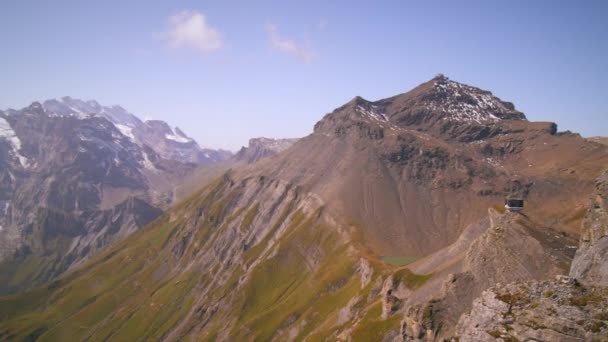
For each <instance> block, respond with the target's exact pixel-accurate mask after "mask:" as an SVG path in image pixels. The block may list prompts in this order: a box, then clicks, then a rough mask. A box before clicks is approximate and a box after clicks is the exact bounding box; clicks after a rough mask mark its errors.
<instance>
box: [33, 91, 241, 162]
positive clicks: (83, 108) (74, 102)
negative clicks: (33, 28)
mask: <svg viewBox="0 0 608 342" xmlns="http://www.w3.org/2000/svg"><path fill="white" fill-rule="evenodd" d="M42 106H43V108H44V109H45V110H47V111H48V112H50V113H53V114H54V115H58V116H73V117H78V118H86V117H89V116H91V115H93V116H100V117H104V118H106V119H108V120H109V121H110V122H112V123H113V124H114V125H115V126H116V128H117V129H118V130H119V131H120V132H121V133H122V134H123V135H124V136H125V137H127V138H129V139H130V140H131V141H132V142H134V143H135V144H137V145H140V146H144V145H148V146H150V147H151V148H152V149H154V151H155V152H156V153H158V155H160V156H161V157H162V158H164V159H170V160H177V161H180V162H184V163H195V164H203V165H204V164H212V163H216V162H219V161H222V160H225V159H227V158H229V157H230V156H231V155H232V153H231V152H229V151H224V150H212V149H208V148H201V147H200V146H199V145H198V144H197V143H196V141H194V139H192V138H190V137H188V136H187V135H186V134H184V132H182V131H181V130H180V129H179V128H177V127H175V128H171V127H170V126H169V125H168V124H167V123H166V122H164V121H161V120H146V121H142V120H140V119H139V118H138V117H137V116H135V115H133V114H131V113H129V112H127V111H126V110H125V109H124V108H122V107H120V106H112V107H106V106H102V105H100V104H99V103H97V102H96V101H82V100H78V99H74V98H71V97H69V96H66V97H62V98H59V99H52V100H47V101H44V102H43V104H42Z"/></svg>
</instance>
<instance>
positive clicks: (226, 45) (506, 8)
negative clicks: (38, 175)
mask: <svg viewBox="0 0 608 342" xmlns="http://www.w3.org/2000/svg"><path fill="white" fill-rule="evenodd" d="M606 18H608V1H458V2H457V1H447V0H446V1H424V2H422V1H357V0H352V1H297V2H296V1H255V2H254V1H238V2H237V1H229V0H227V1H108V0H106V1H95V2H94V1H62V0H55V1H29V0H22V1H11V0H9V1H2V2H0V44H1V46H2V50H0V75H1V78H0V108H1V109H6V108H17V109H18V108H23V107H25V106H27V105H29V104H30V103H31V102H32V101H41V100H45V99H49V98H55V97H61V96H68V95H69V96H72V97H76V98H81V99H84V100H89V99H95V100H97V101H98V102H100V103H101V104H105V105H114V104H119V105H121V106H123V107H124V108H126V109H127V110H129V111H130V112H132V113H134V114H136V115H138V116H139V117H141V118H153V119H162V120H165V121H167V122H168V123H169V124H171V125H175V126H179V127H180V128H182V129H183V130H184V131H185V132H186V133H187V134H188V135H190V136H192V137H193V138H195V139H196V140H197V141H198V142H199V144H201V145H203V146H209V147H215V148H227V149H231V150H236V149H238V148H240V146H243V145H246V144H247V141H248V139H249V138H252V137H258V136H266V137H277V138H280V137H285V138H288V137H301V136H305V135H307V134H309V133H310V132H312V128H313V126H314V124H315V123H316V122H317V121H318V120H319V119H321V118H322V116H323V115H324V114H326V113H328V112H331V111H332V110H333V109H334V108H336V107H339V106H341V105H342V104H344V103H346V102H347V101H349V100H350V99H351V98H353V97H354V96H356V95H359V96H362V97H363V98H366V99H368V100H378V99H381V98H385V97H389V96H393V95H396V94H399V93H403V92H406V91H407V90H409V89H411V88H413V87H415V86H416V85H418V84H420V83H423V82H425V81H427V80H429V79H431V78H432V77H434V76H435V75H436V74H438V73H443V74H445V75H446V76H448V77H449V78H451V79H453V80H455V81H458V82H462V83H466V84H470V85H474V86H477V87H480V88H482V89H487V90H490V91H492V92H493V93H494V94H495V95H497V96H498V97H500V98H501V99H503V100H505V101H510V102H513V103H514V104H515V106H516V108H517V109H518V110H520V111H523V112H524V113H525V114H526V115H527V117H528V119H529V120H533V121H554V122H557V124H558V127H559V129H560V130H571V131H574V132H579V133H581V134H582V135H583V136H595V135H605V136H608V106H607V101H608V81H607V80H608V19H606Z"/></svg>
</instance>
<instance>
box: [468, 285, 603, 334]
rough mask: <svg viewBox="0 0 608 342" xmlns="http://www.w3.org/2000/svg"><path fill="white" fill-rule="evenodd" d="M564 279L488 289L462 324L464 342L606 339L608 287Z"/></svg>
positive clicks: (477, 300) (476, 301)
mask: <svg viewBox="0 0 608 342" xmlns="http://www.w3.org/2000/svg"><path fill="white" fill-rule="evenodd" d="M561 279H562V280H557V281H543V282H516V283H512V284H509V285H506V286H498V287H495V288H492V289H489V290H487V291H484V292H483V294H482V295H481V297H479V298H478V299H476V300H475V302H474V304H473V309H472V310H471V313H470V314H467V315H464V316H463V317H462V318H461V319H460V321H459V323H458V327H457V332H458V336H459V338H460V341H496V340H497V339H500V338H501V339H502V340H503V341H530V340H532V341H602V340H604V339H605V338H606V336H608V310H606V308H607V307H608V288H606V287H584V286H581V285H579V284H577V283H575V282H573V281H570V280H568V278H567V277H565V278H561Z"/></svg>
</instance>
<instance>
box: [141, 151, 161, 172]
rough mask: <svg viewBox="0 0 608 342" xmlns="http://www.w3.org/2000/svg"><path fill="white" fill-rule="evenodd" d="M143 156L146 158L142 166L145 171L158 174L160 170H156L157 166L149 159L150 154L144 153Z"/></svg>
mask: <svg viewBox="0 0 608 342" xmlns="http://www.w3.org/2000/svg"><path fill="white" fill-rule="evenodd" d="M142 155H143V156H144V160H143V161H142V166H143V167H144V168H145V169H148V170H150V171H153V172H157V171H158V169H157V168H156V166H154V164H153V163H152V162H151V161H150V159H149V158H148V154H147V153H146V152H142Z"/></svg>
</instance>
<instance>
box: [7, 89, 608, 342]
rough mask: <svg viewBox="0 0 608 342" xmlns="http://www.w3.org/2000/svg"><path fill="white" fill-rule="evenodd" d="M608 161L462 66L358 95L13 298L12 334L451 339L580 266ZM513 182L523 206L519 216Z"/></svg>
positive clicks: (600, 149)
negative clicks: (284, 143) (512, 296)
mask: <svg viewBox="0 0 608 342" xmlns="http://www.w3.org/2000/svg"><path fill="white" fill-rule="evenodd" d="M607 164H608V147H606V146H603V145H600V144H596V143H592V142H589V141H587V140H585V139H583V138H581V137H580V136H578V135H575V134H570V133H559V132H557V129H556V127H555V125H554V124H552V123H534V122H529V121H527V120H526V119H525V116H524V115H523V114H522V113H520V112H518V111H516V110H515V109H514V107H513V105H511V104H509V103H508V102H504V101H501V100H499V99H498V98H496V97H494V96H493V95H491V94H490V93H489V92H486V91H482V90H480V89H477V88H475V87H470V86H466V85H462V84H460V83H457V82H452V81H449V80H447V79H446V78H445V77H437V78H435V79H432V80H430V81H428V82H426V83H423V84H421V85H420V86H419V87H416V88H415V89H413V90H411V91H409V92H407V93H405V94H401V95H398V96H395V97H392V98H388V99H385V100H380V101H367V100H364V99H362V98H359V97H356V98H354V99H353V100H352V101H350V102H348V103H347V104H345V105H344V106H342V107H340V108H337V109H336V110H334V111H333V112H331V113H329V114H327V115H325V116H324V117H323V119H322V120H320V121H319V122H318V123H317V124H316V125H315V128H314V132H313V133H312V134H311V135H309V136H307V137H304V138H302V139H300V140H298V141H297V142H295V143H294V144H293V145H292V146H291V147H289V148H288V149H287V150H285V151H283V152H282V153H278V154H275V155H274V156H271V157H269V158H265V159H263V160H259V161H258V162H255V163H251V164H247V163H242V164H241V165H240V166H238V167H234V168H233V169H232V170H231V171H230V172H226V173H224V174H223V175H222V176H220V177H218V178H217V179H216V180H215V181H213V182H211V183H209V184H207V185H206V186H205V187H204V188H203V189H201V190H200V191H198V192H197V193H195V194H193V195H191V196H189V199H188V200H187V201H185V202H183V203H181V204H180V205H178V206H176V207H174V208H172V209H171V210H170V211H169V212H167V213H166V214H165V215H163V216H162V217H161V218H159V219H157V220H156V221H155V222H154V223H153V224H151V225H150V226H149V227H148V228H146V229H145V230H142V231H140V232H138V233H137V234H133V235H131V236H130V237H128V238H127V239H126V240H125V241H123V242H121V243H119V244H116V245H113V246H111V247H110V248H109V249H108V250H107V251H104V252H101V254H99V255H98V256H97V257H95V258H93V260H90V261H89V262H88V263H87V264H86V265H84V266H83V267H81V268H78V269H75V270H74V271H73V272H72V273H70V274H68V275H66V276H65V277H62V278H60V279H57V280H56V281H54V282H52V283H51V284H49V285H48V286H46V287H43V288H40V289H39V290H38V292H34V291H32V292H27V293H24V294H21V295H18V296H12V297H5V298H0V334H2V335H0V336H3V337H4V336H6V337H7V338H9V339H27V338H33V337H38V338H40V339H41V340H65V339H68V338H71V339H99V340H106V339H121V340H122V339H124V340H133V339H149V340H158V339H162V340H187V339H192V340H218V341H241V340H259V341H272V340H274V341H289V340H304V339H308V340H321V341H324V340H329V341H333V340H338V341H399V340H434V339H437V340H439V339H442V338H449V337H452V336H454V335H455V334H456V326H457V323H458V319H459V317H460V316H461V314H462V313H466V312H469V311H470V309H471V308H472V306H473V302H474V299H475V298H476V297H478V296H480V295H481V294H482V293H483V292H484V291H485V290H487V289H488V288H490V287H495V286H496V283H497V282H499V281H500V282H504V283H511V282H514V281H519V282H527V281H530V280H536V281H539V282H543V281H547V280H549V279H553V278H554V277H555V276H556V274H565V273H566V272H567V269H568V265H569V263H570V261H571V260H572V258H573V255H574V249H575V248H576V246H573V245H575V244H576V241H577V239H578V235H579V233H580V223H581V221H582V218H583V216H584V212H585V210H586V205H587V198H588V196H589V193H591V191H592V190H593V188H594V186H595V179H596V178H597V177H598V176H599V175H600V174H601V172H602V171H603V169H604V168H605V166H606V165H607ZM511 193H515V194H518V195H519V196H522V197H524V198H525V199H526V208H525V210H524V212H523V213H520V214H515V213H505V212H504V207H503V200H504V197H505V196H507V195H509V194H511ZM581 213H582V214H581ZM522 246H525V250H523V251H522ZM573 247H574V248H573ZM386 257H397V259H399V260H408V262H411V263H409V264H407V265H403V264H400V265H394V264H389V263H388V261H387V262H385V260H388V259H387V258H386ZM412 260H414V261H413V262H412ZM109 273H111V274H112V276H111V277H108V274H109ZM48 298H52V301H49V300H48ZM24 303H26V304H27V305H24ZM493 305H494V304H493ZM503 308H504V306H498V307H497V308H495V309H493V310H494V311H495V312H499V311H500V310H502V309H503ZM507 310H508V309H507ZM589 314H590V315H595V314H596V312H595V309H593V310H591V311H590V312H589ZM584 317H586V316H584ZM522 324H523V323H522ZM83 327H85V328H83ZM86 327H94V328H90V329H89V328H86ZM463 329H464V327H463ZM556 329H557V328H556ZM462 331H464V330H462ZM600 331H602V330H600ZM577 334H578V333H577Z"/></svg>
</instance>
